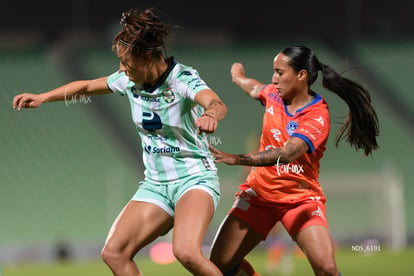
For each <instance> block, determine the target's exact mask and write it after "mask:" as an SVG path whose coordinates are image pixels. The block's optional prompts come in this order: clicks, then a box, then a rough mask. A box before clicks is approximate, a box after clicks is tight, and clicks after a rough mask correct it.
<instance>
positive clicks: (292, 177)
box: [210, 46, 379, 275]
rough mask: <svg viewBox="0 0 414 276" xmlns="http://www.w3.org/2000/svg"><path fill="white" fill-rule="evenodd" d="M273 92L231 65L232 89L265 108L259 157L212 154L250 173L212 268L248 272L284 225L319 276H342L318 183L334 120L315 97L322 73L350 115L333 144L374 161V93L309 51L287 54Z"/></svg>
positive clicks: (276, 64)
mask: <svg viewBox="0 0 414 276" xmlns="http://www.w3.org/2000/svg"><path fill="white" fill-rule="evenodd" d="M273 69H274V73H273V77H272V84H269V85H265V84H263V83H260V82H259V81H257V80H255V79H251V78H248V77H246V75H245V71H244V68H243V65H242V64H240V63H235V64H233V66H232V68H231V75H232V79H233V82H234V83H235V84H237V85H238V86H240V87H241V88H242V89H243V90H244V91H245V92H246V93H247V94H248V95H250V96H251V97H252V98H254V99H257V100H259V101H260V102H261V103H262V104H263V105H265V107H266V108H265V114H264V117H263V128H262V136H261V141H260V151H259V152H256V153H249V154H239V155H235V154H228V153H225V152H222V151H219V150H217V149H214V148H212V147H211V148H210V150H211V151H212V153H213V156H214V157H215V160H216V162H222V163H225V164H228V165H243V166H253V167H252V169H251V171H250V174H249V175H248V177H247V179H246V182H245V183H244V184H241V185H240V191H239V192H238V193H237V195H236V199H235V202H234V205H233V207H232V209H231V210H230V211H229V215H228V216H227V217H226V218H225V220H224V222H223V224H222V226H221V228H220V230H219V233H218V234H217V237H216V239H215V241H214V244H213V248H212V252H211V260H212V261H213V262H214V263H215V264H216V265H217V266H218V267H219V268H220V270H221V271H222V272H223V274H224V275H235V273H237V271H239V266H240V264H241V267H245V266H246V261H244V257H245V256H246V255H247V254H248V253H249V252H250V251H251V250H252V249H253V248H254V247H255V246H256V245H257V244H258V243H259V242H261V241H262V240H264V239H266V237H267V235H268V234H269V231H270V230H271V229H272V227H273V226H274V225H275V224H276V222H278V221H281V222H282V224H283V225H284V227H285V228H286V230H287V231H288V233H289V234H290V236H291V237H292V239H293V240H294V241H295V242H296V243H297V244H298V246H299V247H300V248H302V250H303V252H304V253H305V255H306V257H307V259H308V260H309V262H310V264H311V266H312V269H313V271H314V273H315V275H340V273H339V271H338V268H337V265H336V261H335V254H334V245H333V241H332V238H331V235H330V232H329V229H328V224H327V221H326V215H325V197H324V194H323V191H322V189H321V186H320V183H319V182H318V175H319V160H320V159H321V158H322V156H323V153H324V151H325V148H326V142H327V138H328V134H329V128H330V119H329V112H328V105H327V103H326V102H325V100H324V99H323V98H322V97H321V96H320V95H319V94H318V93H316V92H315V91H313V90H312V89H311V85H312V84H313V83H314V81H315V80H316V78H317V76H318V72H319V71H320V72H321V73H322V77H323V86H324V87H325V88H327V89H328V90H330V91H332V92H334V93H335V94H337V95H338V96H339V97H340V98H342V99H343V100H344V101H345V102H346V103H347V105H348V107H349V114H348V117H347V119H346V120H345V123H344V125H343V126H342V128H341V129H340V130H339V132H338V135H337V137H336V144H338V142H339V141H340V140H341V138H342V137H343V136H345V137H346V141H348V143H349V144H350V145H351V146H353V147H355V148H356V149H362V150H364V153H365V155H369V154H370V153H371V152H372V150H375V149H377V148H378V145H377V141H376V137H377V136H378V133H379V127H378V118H377V115H376V112H375V110H374V108H373V107H372V104H371V98H370V95H369V93H368V92H367V91H366V90H365V89H364V88H363V87H362V86H361V85H359V84H358V83H356V82H354V81H352V80H350V79H347V78H344V77H342V76H341V75H339V74H338V73H337V72H335V71H334V70H333V69H332V68H331V67H330V66H328V65H326V64H323V63H321V62H319V60H318V59H317V57H316V56H315V54H314V53H313V51H312V50H310V49H309V48H306V47H303V46H295V47H289V48H286V49H284V50H282V51H281V52H280V53H279V54H278V55H277V56H276V57H275V59H274V61H273Z"/></svg>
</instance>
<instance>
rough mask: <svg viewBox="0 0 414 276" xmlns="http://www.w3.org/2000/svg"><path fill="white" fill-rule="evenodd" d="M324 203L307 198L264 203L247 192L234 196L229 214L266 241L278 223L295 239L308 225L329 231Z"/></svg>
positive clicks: (319, 199) (316, 199)
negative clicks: (243, 222) (325, 228)
mask: <svg viewBox="0 0 414 276" xmlns="http://www.w3.org/2000/svg"><path fill="white" fill-rule="evenodd" d="M325 201H326V198H325V197H310V198H306V199H303V200H299V201H296V202H292V203H290V202H283V203H274V202H264V201H261V200H260V199H258V197H257V196H256V195H255V194H254V191H253V190H251V189H249V190H247V191H240V192H238V193H237V196H236V199H235V201H234V204H233V207H232V208H231V210H230V211H229V214H230V215H233V216H236V217H238V218H240V219H241V220H243V221H245V222H246V223H248V224H249V225H250V226H252V227H253V228H254V229H255V230H256V231H257V232H259V233H260V234H262V235H263V239H266V237H267V235H268V234H269V232H270V230H272V228H273V226H274V225H275V224H276V223H277V222H278V221H281V222H282V224H283V226H284V227H285V229H286V230H287V232H288V233H289V235H290V236H291V237H292V239H294V237H295V235H296V234H297V233H298V232H299V231H301V230H303V229H305V228H307V227H309V226H311V225H323V226H325V227H327V228H328V223H327V221H326V213H325Z"/></svg>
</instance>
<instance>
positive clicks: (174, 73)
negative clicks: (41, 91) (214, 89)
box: [108, 58, 216, 183]
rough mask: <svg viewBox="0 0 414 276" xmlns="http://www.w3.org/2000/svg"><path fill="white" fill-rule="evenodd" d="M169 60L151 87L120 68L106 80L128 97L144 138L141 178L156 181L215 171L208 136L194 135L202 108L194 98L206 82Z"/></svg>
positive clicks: (191, 69) (196, 133)
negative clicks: (158, 78) (136, 80)
mask: <svg viewBox="0 0 414 276" xmlns="http://www.w3.org/2000/svg"><path fill="white" fill-rule="evenodd" d="M167 61H168V64H169V66H168V69H167V71H166V73H165V74H164V75H163V76H162V77H161V78H160V81H159V82H158V83H157V84H155V85H154V86H151V87H145V86H143V87H139V86H138V85H136V84H135V83H134V82H132V81H130V80H129V79H128V77H127V76H126V75H125V73H123V72H119V71H118V72H115V73H113V74H112V75H110V76H109V78H108V87H109V89H111V90H112V91H113V92H115V93H118V94H121V95H127V96H128V98H129V101H130V104H131V113H132V119H133V121H134V123H135V125H136V128H137V130H138V133H139V135H140V137H141V141H142V149H143V151H142V152H143V161H144V165H145V179H146V180H151V181H155V182H160V183H161V182H162V183H165V182H172V181H176V180H178V179H180V178H182V177H184V176H188V175H192V174H197V173H202V172H205V171H212V170H214V171H216V167H215V164H214V161H213V157H212V155H211V153H210V151H209V150H208V143H207V137H206V135H205V134H204V133H203V134H202V135H198V129H197V127H196V126H195V121H196V119H197V118H198V117H200V116H201V115H202V114H203V112H204V109H203V108H202V107H201V106H200V105H198V104H197V103H196V102H195V101H194V97H195V95H196V93H197V92H199V91H201V90H203V89H208V86H207V85H206V83H205V82H204V81H203V80H202V79H201V78H200V77H199V75H198V73H197V71H196V70H195V69H193V68H191V67H188V66H185V65H182V64H180V63H177V62H175V60H174V59H173V58H170V59H168V60H167Z"/></svg>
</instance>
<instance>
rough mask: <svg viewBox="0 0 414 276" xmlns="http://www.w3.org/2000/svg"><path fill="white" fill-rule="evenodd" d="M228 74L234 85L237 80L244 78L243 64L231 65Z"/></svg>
mask: <svg viewBox="0 0 414 276" xmlns="http://www.w3.org/2000/svg"><path fill="white" fill-rule="evenodd" d="M230 74H231V77H232V80H233V82H234V83H236V80H237V79H238V78H245V77H246V73H245V71H244V67H243V64H241V63H238V62H235V63H233V65H232V66H231V70H230Z"/></svg>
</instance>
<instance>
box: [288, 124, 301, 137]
mask: <svg viewBox="0 0 414 276" xmlns="http://www.w3.org/2000/svg"><path fill="white" fill-rule="evenodd" d="M298 126H299V124H298V123H297V122H295V121H290V122H289V123H288V124H287V126H286V131H287V133H288V134H289V136H292V134H293V133H294V132H295V131H296V129H297V128H298Z"/></svg>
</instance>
